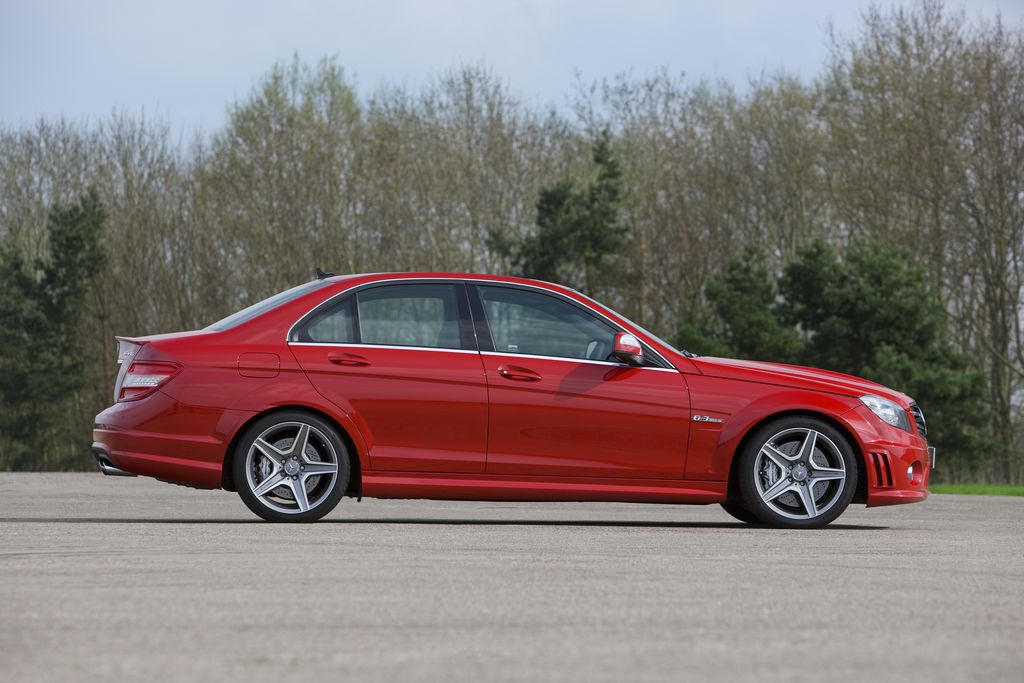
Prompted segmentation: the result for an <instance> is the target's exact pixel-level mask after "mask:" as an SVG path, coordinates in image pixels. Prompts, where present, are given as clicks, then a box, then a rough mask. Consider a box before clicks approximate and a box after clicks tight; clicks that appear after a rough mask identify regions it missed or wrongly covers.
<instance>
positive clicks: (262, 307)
mask: <svg viewBox="0 0 1024 683" xmlns="http://www.w3.org/2000/svg"><path fill="white" fill-rule="evenodd" d="M329 284H330V283H329V282H328V281H327V280H313V281H312V282H306V283H305V284H301V285H299V286H298V287H292V288H291V289H286V290H285V291H283V292H281V293H279V294H275V295H274V296H272V297H270V298H269V299H264V300H263V301H260V302H259V303H255V304H253V305H252V306H249V307H248V308H243V309H242V310H240V311H238V312H237V313H232V314H231V315H229V316H228V317H226V318H224V319H223V320H218V321H217V322H215V323H213V324H212V325H210V326H208V327H206V328H204V329H207V330H212V331H214V332H223V331H224V330H230V329H231V328H232V327H236V326H237V325H241V324H242V323H244V322H248V321H250V320H252V319H253V318H255V317H256V316H258V315H263V314H264V313H266V312H267V311H269V310H271V309H274V308H277V307H278V306H280V305H281V304H286V303H288V302H289V301H294V300H295V299H298V298H299V297H300V296H302V295H303V294H308V293H309V292H312V291H313V290H316V289H320V288H321V287H326V286H327V285H329Z"/></svg>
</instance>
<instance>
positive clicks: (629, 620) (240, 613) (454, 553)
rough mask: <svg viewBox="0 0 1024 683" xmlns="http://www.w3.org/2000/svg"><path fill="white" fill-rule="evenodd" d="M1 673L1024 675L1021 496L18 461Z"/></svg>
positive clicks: (1, 520)
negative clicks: (386, 486) (21, 467)
mask: <svg viewBox="0 0 1024 683" xmlns="http://www.w3.org/2000/svg"><path fill="white" fill-rule="evenodd" d="M0 501H2V502H0V617H2V618H0V678H2V679H3V680H8V681H63V680H74V681H90V680H159V681H197V680H198V681H203V680H238V679H242V678H244V679H246V680H250V681H271V680H289V681H290V680H299V679H300V678H301V679H306V680H308V679H311V678H313V677H318V678H323V679H324V680H354V681H360V682H366V681H408V680H439V681H440V680H446V681H447V680H455V681H463V680H473V681H476V680H483V681H492V680H494V681H534V680H552V681H562V680H566V681H663V680H673V681H674V680H700V681H730V682H731V681H759V682H763V681H829V682H830V683H835V682H836V681H896V680H899V681H971V680H985V681H1014V682H1015V683H1019V681H1021V680H1024V498H985V497H970V496H932V497H931V498H929V500H927V501H925V502H924V503H921V504H917V505H907V506H898V507H890V508H876V509H871V510H867V509H865V508H864V507H863V506H852V507H851V508H850V509H849V510H848V511H847V512H846V513H845V514H844V515H843V516H842V517H840V518H839V520H838V522H837V523H835V524H833V525H832V526H831V527H829V528H827V529H824V530H820V531H799V532H796V531H779V530H771V529H759V528H752V527H746V526H743V525H741V524H739V523H736V522H734V521H733V520H732V518H731V517H729V516H728V515H726V513H725V512H724V511H722V510H721V509H720V508H719V507H718V506H708V507H691V506H687V507H682V506H680V507H675V506H655V505H625V504H599V503H536V504H532V503H518V504H515V503H458V502H436V501H384V500H364V501H363V502H361V503H357V502H356V501H354V500H350V499H346V500H344V501H342V503H341V504H340V505H339V506H338V508H337V509H336V510H335V511H334V512H332V513H331V514H330V515H329V516H328V517H327V518H325V519H324V520H323V521H321V522H319V523H317V524H313V525H298V526H296V525H273V524H267V523H263V522H260V521H259V520H258V519H257V518H255V517H254V516H253V515H251V513H250V512H249V511H248V510H247V509H246V508H245V507H244V506H243V505H242V502H241V501H240V500H239V499H238V498H237V496H235V495H234V494H230V493H226V492H223V491H218V492H210V491H194V490H191V489H185V488H180V487H175V486H170V485H167V484H162V483H159V482H157V481H154V480H149V479H143V478H138V479H122V478H113V477H103V476H101V475H99V474H10V473H6V474H4V473H0Z"/></svg>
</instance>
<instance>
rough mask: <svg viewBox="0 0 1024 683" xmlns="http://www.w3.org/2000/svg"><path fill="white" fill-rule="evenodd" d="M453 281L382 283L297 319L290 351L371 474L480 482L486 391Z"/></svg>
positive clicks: (460, 288) (464, 304)
mask: <svg viewBox="0 0 1024 683" xmlns="http://www.w3.org/2000/svg"><path fill="white" fill-rule="evenodd" d="M475 343H476V342H475V338H474V335H473V330H472V322H471V319H470V314H469V307H468V301H467V298H466V291H465V285H464V284H462V283H461V282H459V281H441V282H436V281H430V282H403V283H384V284H377V285H373V286H369V287H364V288H361V289H358V290H357V291H355V292H352V293H346V294H344V295H341V296H340V297H337V298H336V299H335V300H332V301H330V302H328V303H327V304H325V305H324V306H322V307H321V308H320V309H318V310H316V311H314V312H313V313H312V314H310V315H309V316H307V317H306V318H304V319H303V320H302V321H300V323H299V324H298V325H296V326H295V328H293V330H292V332H291V339H290V347H291V349H292V351H293V352H294V353H295V357H296V358H297V359H298V362H299V364H300V366H301V367H302V369H303V370H304V371H305V372H306V375H307V376H308V377H309V379H310V381H311V382H312V383H313V385H314V386H315V387H316V389H317V391H319V392H320V393H321V394H322V395H324V396H325V397H327V398H328V399H329V400H330V401H332V402H333V403H335V404H336V405H338V406H340V407H341V408H342V409H343V410H345V411H346V412H347V413H348V414H349V415H350V416H351V417H352V419H353V420H354V421H355V422H356V424H357V425H358V426H359V429H360V431H361V432H362V435H363V438H364V439H365V441H366V444H367V447H368V450H369V456H370V465H371V467H372V468H373V469H375V470H397V471H420V472H482V471H483V470H484V458H485V452H486V447H487V385H486V380H485V378H484V371H483V366H482V364H481V361H480V356H479V354H478V353H477V350H476V348H475Z"/></svg>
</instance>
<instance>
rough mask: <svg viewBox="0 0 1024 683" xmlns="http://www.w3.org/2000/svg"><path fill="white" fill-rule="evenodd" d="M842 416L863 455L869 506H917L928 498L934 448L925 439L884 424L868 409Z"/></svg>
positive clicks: (862, 408)
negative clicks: (907, 504)
mask: <svg viewBox="0 0 1024 683" xmlns="http://www.w3.org/2000/svg"><path fill="white" fill-rule="evenodd" d="M843 417H844V418H845V421H846V423H847V424H848V425H849V426H850V427H851V429H852V431H853V433H854V436H855V437H856V439H857V441H858V446H859V447H860V450H861V453H863V454H864V465H865V473H866V474H867V482H866V487H865V490H866V500H865V503H866V504H867V506H868V507H878V506H881V505H899V504H902V503H917V502H920V501H922V500H924V499H925V498H927V497H928V481H929V478H930V475H931V470H932V468H933V467H934V464H935V449H934V448H930V447H929V446H928V442H927V441H925V439H924V438H923V437H921V436H920V435H918V434H917V433H911V432H906V431H903V430H902V429H898V428H896V427H892V426H890V425H888V424H886V423H884V422H882V421H881V420H879V419H878V418H877V417H876V416H875V414H874V413H872V412H871V410H870V409H869V408H868V407H867V406H858V407H856V408H854V409H853V410H851V411H850V412H848V413H846V414H845V415H844V416H843Z"/></svg>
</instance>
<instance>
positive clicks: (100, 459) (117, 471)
mask: <svg viewBox="0 0 1024 683" xmlns="http://www.w3.org/2000/svg"><path fill="white" fill-rule="evenodd" d="M91 450H92V457H93V458H95V459H96V464H97V465H98V466H99V468H100V472H102V473H103V474H105V475H107V476H108V477H135V476H138V475H135V474H132V473H131V472H125V471H124V470H122V469H121V468H120V467H118V466H117V465H115V464H114V461H113V460H111V459H110V456H109V455H107V452H106V451H105V450H103V447H101V446H97V445H94V446H93V447H92V449H91Z"/></svg>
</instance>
